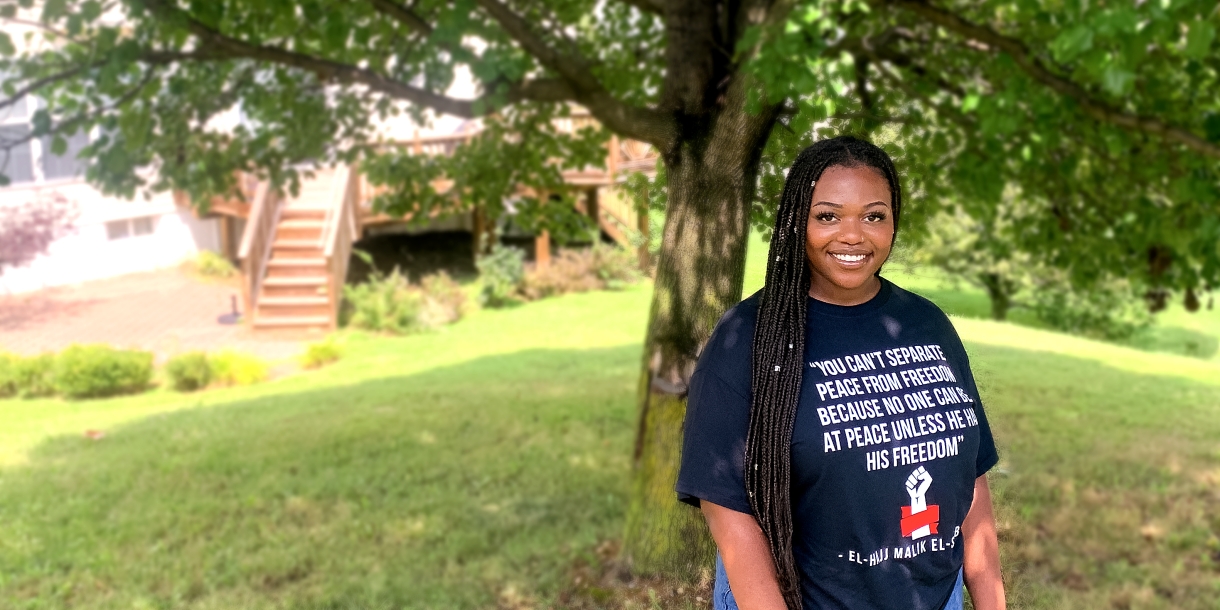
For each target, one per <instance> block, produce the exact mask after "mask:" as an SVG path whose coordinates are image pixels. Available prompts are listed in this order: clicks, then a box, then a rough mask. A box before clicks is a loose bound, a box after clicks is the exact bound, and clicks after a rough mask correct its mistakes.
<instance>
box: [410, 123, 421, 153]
mask: <svg viewBox="0 0 1220 610" xmlns="http://www.w3.org/2000/svg"><path fill="white" fill-rule="evenodd" d="M411 149H412V151H413V152H414V153H415V154H417V155H418V154H420V153H422V152H424V143H423V142H421V141H420V140H419V130H418V129H416V130H415V141H414V142H413V143H412V146H411Z"/></svg>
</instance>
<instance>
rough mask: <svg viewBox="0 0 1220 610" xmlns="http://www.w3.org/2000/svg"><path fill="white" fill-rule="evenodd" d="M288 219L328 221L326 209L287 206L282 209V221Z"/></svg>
mask: <svg viewBox="0 0 1220 610" xmlns="http://www.w3.org/2000/svg"><path fill="white" fill-rule="evenodd" d="M286 220H317V221H319V222H325V221H326V210H322V209H316V208H294V207H285V208H284V209H282V210H280V222H281V223H282V222H284V221H286Z"/></svg>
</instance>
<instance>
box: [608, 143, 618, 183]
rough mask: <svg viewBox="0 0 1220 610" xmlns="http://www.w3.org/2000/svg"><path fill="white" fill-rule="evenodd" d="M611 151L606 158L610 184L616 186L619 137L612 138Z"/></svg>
mask: <svg viewBox="0 0 1220 610" xmlns="http://www.w3.org/2000/svg"><path fill="white" fill-rule="evenodd" d="M609 146H610V150H609V151H608V152H609V154H608V155H607V157H606V171H607V172H609V173H610V184H614V179H615V178H616V177H618V153H619V145H618V136H610V144H609Z"/></svg>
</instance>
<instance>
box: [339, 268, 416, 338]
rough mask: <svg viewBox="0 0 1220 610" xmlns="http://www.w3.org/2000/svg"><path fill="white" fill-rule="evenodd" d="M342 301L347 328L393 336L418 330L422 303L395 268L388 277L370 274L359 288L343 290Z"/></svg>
mask: <svg viewBox="0 0 1220 610" xmlns="http://www.w3.org/2000/svg"><path fill="white" fill-rule="evenodd" d="M343 298H344V299H345V301H346V304H345V308H344V313H345V318H346V319H345V324H346V325H348V326H351V327H354V328H363V329H365V330H372V331H378V332H389V333H396V334H405V333H409V332H411V331H413V330H416V329H418V328H419V326H420V324H419V313H420V309H421V308H422V307H423V303H422V300H423V299H422V298H421V295H420V293H419V292H418V291H416V290H413V289H412V288H411V285H410V283H408V282H407V278H406V276H404V275H402V274H401V273H400V272H399V270H398V269H397V268H395V269H394V271H393V272H392V273H390V275H382V274H380V273H374V274H373V275H372V277H370V278H369V281H367V282H365V283H363V284H356V285H353V286H344V287H343Z"/></svg>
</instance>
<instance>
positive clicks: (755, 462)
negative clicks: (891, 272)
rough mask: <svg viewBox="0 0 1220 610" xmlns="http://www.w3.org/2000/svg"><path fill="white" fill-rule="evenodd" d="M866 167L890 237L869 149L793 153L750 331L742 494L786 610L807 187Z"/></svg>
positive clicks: (897, 200)
mask: <svg viewBox="0 0 1220 610" xmlns="http://www.w3.org/2000/svg"><path fill="white" fill-rule="evenodd" d="M836 166H842V167H861V166H864V167H869V168H872V169H874V170H876V171H877V172H878V173H879V174H881V175H882V176H884V177H885V179H886V181H887V182H889V185H890V197H891V199H890V200H891V205H892V210H893V212H892V213H893V218H894V232H895V233H897V231H898V215H899V211H900V210H901V209H902V192H901V189H900V187H899V184H898V173H897V171H896V170H895V169H894V162H893V161H892V160H891V159H890V157H889V155H887V154H886V153H885V151H883V150H881V149H880V148H878V147H877V146H874V145H873V144H870V143H868V142H865V141H863V140H859V139H856V138H853V137H851V136H840V137H837V138H833V139H829V140H822V141H820V142H817V143H816V144H814V145H812V146H810V147H809V148H806V149H805V150H803V151H801V154H800V155H798V156H797V158H796V161H794V162H793V163H792V168H791V169H790V170H788V178H787V181H786V182H785V183H784V193H783V197H782V198H781V200H780V204H779V210H778V212H777V213H776V216H775V230H774V232H773V233H772V234H771V250H770V254H769V255H768V258H767V279H766V284H765V287H764V288H763V295H762V304H761V305H760V308H759V312H758V325H757V326H756V327H755V330H754V343H753V347H754V350H753V354H754V356H753V361H752V363H751V365H752V368H753V379H752V390H753V392H752V394H751V399H750V430H749V433H748V435H747V437H746V477H745V482H746V490H747V491H748V492H749V497H750V506H751V507H752V508H753V509H754V515H755V518H756V519H757V520H758V524H759V526H760V527H761V528H762V531H763V534H764V535H765V536H766V537H767V542H768V543H769V544H770V547H771V557H772V559H773V560H774V561H775V570H776V573H777V576H778V577H779V585H780V591H781V592H782V593H783V595H784V601H785V602H786V603H787V605H788V608H790V609H791V610H800V608H801V586H800V576H799V575H798V574H797V571H796V565H795V561H794V560H793V557H792V500H791V485H792V453H791V451H792V426H793V422H795V420H796V408H797V402H798V401H799V399H800V393H801V378H802V375H803V373H804V366H803V364H804V362H803V360H804V354H805V316H806V306H807V298H808V294H809V282H810V275H809V274H810V270H809V261H808V259H807V258H806V254H805V231H806V226H805V225H806V223H807V222H808V220H809V209H810V207H812V205H813V186H814V183H815V181H817V180H818V179H820V178H821V176H822V173H823V172H824V171H826V169H827V168H830V167H836Z"/></svg>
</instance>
